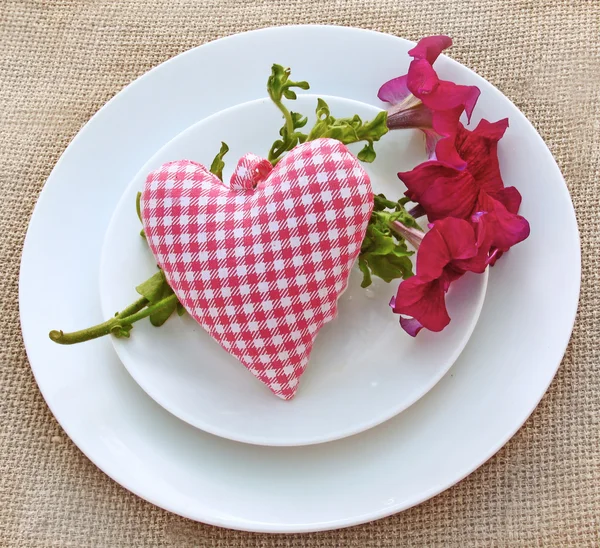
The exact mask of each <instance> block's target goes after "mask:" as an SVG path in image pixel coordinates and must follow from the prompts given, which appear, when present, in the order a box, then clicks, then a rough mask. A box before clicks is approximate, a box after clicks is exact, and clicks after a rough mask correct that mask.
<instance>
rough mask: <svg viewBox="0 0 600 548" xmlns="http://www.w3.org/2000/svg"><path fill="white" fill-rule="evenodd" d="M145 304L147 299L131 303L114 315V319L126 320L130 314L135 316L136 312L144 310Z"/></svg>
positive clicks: (143, 298) (142, 298)
mask: <svg viewBox="0 0 600 548" xmlns="http://www.w3.org/2000/svg"><path fill="white" fill-rule="evenodd" d="M147 304H148V299H146V298H145V297H141V298H140V299H138V300H137V301H135V302H134V303H131V304H130V305H129V306H128V307H127V308H124V309H123V310H122V311H121V312H119V313H118V314H115V318H126V317H127V316H131V315H132V314H135V313H136V312H138V311H139V310H141V309H142V308H144V307H145V306H146V305H147Z"/></svg>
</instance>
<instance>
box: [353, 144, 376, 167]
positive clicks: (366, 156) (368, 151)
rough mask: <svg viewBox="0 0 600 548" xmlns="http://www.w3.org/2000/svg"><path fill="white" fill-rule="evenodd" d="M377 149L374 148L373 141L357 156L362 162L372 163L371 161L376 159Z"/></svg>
mask: <svg viewBox="0 0 600 548" xmlns="http://www.w3.org/2000/svg"><path fill="white" fill-rule="evenodd" d="M375 156H376V154H375V149H374V148H373V143H367V144H366V145H365V146H364V147H363V149H362V150H361V151H360V152H359V153H358V154H357V155H356V157H357V158H358V159H359V160H360V161H361V162H366V163H367V164H370V163H371V162H373V160H375Z"/></svg>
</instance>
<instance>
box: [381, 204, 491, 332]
mask: <svg viewBox="0 0 600 548" xmlns="http://www.w3.org/2000/svg"><path fill="white" fill-rule="evenodd" d="M486 218H487V215H486V214H483V213H481V214H479V213H478V214H476V215H474V216H473V218H472V219H471V221H472V222H471V223H469V222H468V221H466V220H464V219H456V218H454V217H449V218H447V219H442V220H439V221H435V222H434V223H433V224H432V226H431V230H430V231H429V232H428V233H427V234H425V235H424V236H423V238H422V241H421V243H420V245H419V247H418V252H417V273H416V275H415V276H412V277H411V278H408V279H407V280H404V281H403V282H402V283H401V284H400V286H399V287H398V292H397V293H396V296H395V297H393V298H392V300H391V301H390V306H391V307H392V310H393V311H394V312H395V313H396V314H400V315H401V316H400V325H401V326H402V328H403V329H404V330H405V331H406V332H407V333H408V334H409V335H411V336H413V337H415V336H416V335H417V334H418V333H419V331H421V329H423V328H426V329H429V330H430V331H441V330H442V329H444V328H445V327H446V326H447V325H448V324H449V323H450V316H448V311H447V309H446V301H445V296H446V292H447V291H448V289H449V287H450V284H451V283H452V282H453V281H455V280H457V279H458V278H460V277H461V276H462V275H463V274H464V273H465V272H478V273H481V272H483V271H484V270H485V269H486V267H487V265H488V263H489V251H490V238H489V234H488V232H487V228H488V226H487V219H486ZM395 230H397V231H398V232H400V233H403V232H404V231H403V230H402V227H399V226H395Z"/></svg>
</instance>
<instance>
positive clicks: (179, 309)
mask: <svg viewBox="0 0 600 548" xmlns="http://www.w3.org/2000/svg"><path fill="white" fill-rule="evenodd" d="M185 312H186V310H185V308H184V307H183V305H182V304H181V303H180V302H178V303H177V314H178V315H179V316H183V315H184V314H185Z"/></svg>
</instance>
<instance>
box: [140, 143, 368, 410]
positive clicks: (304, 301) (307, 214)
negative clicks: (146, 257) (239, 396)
mask: <svg viewBox="0 0 600 548" xmlns="http://www.w3.org/2000/svg"><path fill="white" fill-rule="evenodd" d="M372 205H373V192H372V190H371V184H370V181H369V177H368V175H367V173H366V172H365V170H364V169H363V168H362V166H361V165H360V163H359V162H358V160H357V159H356V158H355V157H354V156H353V155H352V154H351V153H350V152H349V151H348V149H347V148H346V147H345V146H344V145H343V144H341V143H339V142H338V141H334V140H331V139H318V140H316V141H312V142H309V143H305V144H303V145H300V146H298V147H296V148H295V149H294V150H292V151H291V152H290V153H288V154H287V155H286V156H285V157H284V158H283V159H282V160H281V161H280V162H279V163H278V164H277V166H276V167H275V168H272V167H271V164H270V163H269V162H268V161H267V160H264V159H261V158H259V157H257V156H255V155H253V154H247V155H246V156H244V157H243V158H242V159H241V160H240V161H239V163H238V165H237V168H236V170H235V172H234V174H233V176H232V177H231V184H230V186H229V187H227V186H226V185H225V184H223V183H222V182H221V181H220V180H219V179H218V178H217V177H215V176H214V175H213V174H211V173H210V172H209V171H208V170H207V169H206V168H205V167H204V166H202V165H200V164H198V163H195V162H192V161H189V160H181V161H177V162H170V163H167V164H165V165H163V166H161V167H160V168H159V169H157V170H156V171H154V172H152V173H150V175H148V178H147V180H146V185H145V188H144V192H143V193H142V200H141V211H142V219H143V225H144V230H145V232H146V236H147V238H148V243H149V244H150V247H151V249H152V252H153V253H154V256H155V258H156V260H157V262H158V264H159V265H160V267H161V268H162V269H163V270H164V273H165V276H166V278H167V280H168V282H169V284H170V285H171V287H172V288H173V290H174V291H175V294H176V295H177V297H178V298H179V300H180V301H181V303H182V304H183V306H184V307H185V308H186V309H187V311H188V312H189V313H190V314H191V315H192V316H193V317H194V318H195V319H196V320H197V321H198V322H199V323H200V324H201V325H202V326H203V327H204V328H205V329H206V331H208V333H210V335H211V336H212V337H213V338H214V339H215V340H216V341H218V342H219V344H220V345H221V346H222V347H223V348H224V349H225V350H227V351H228V352H230V353H231V354H232V355H234V356H235V357H236V358H238V359H239V360H240V361H241V362H242V363H243V364H244V365H245V366H246V367H247V368H248V369H249V370H250V371H251V372H252V373H253V374H254V375H255V376H256V377H257V378H258V379H260V380H261V381H262V382H263V383H264V384H266V385H267V386H268V387H269V388H270V389H271V390H272V391H273V392H274V393H275V394H276V395H277V396H279V397H281V398H283V399H290V398H292V397H293V396H294V394H295V393H296V389H297V387H298V380H299V377H300V376H301V375H302V373H303V372H304V369H305V368H306V364H307V362H308V359H309V356H310V352H311V350H312V346H313V342H314V340H315V337H316V336H317V333H318V332H319V329H320V328H321V327H322V326H323V325H324V324H325V323H326V322H328V321H329V320H331V319H332V318H334V317H335V315H336V312H337V299H338V297H339V295H340V294H341V293H342V292H343V291H344V290H345V288H346V285H347V282H348V276H349V273H350V269H351V268H352V265H353V263H354V261H355V260H356V257H357V255H358V253H359V251H360V246H361V243H362V240H363V238H364V235H365V231H366V227H367V223H368V220H369V216H370V214H371V209H372Z"/></svg>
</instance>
